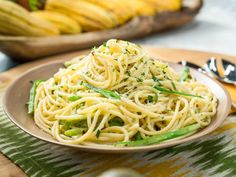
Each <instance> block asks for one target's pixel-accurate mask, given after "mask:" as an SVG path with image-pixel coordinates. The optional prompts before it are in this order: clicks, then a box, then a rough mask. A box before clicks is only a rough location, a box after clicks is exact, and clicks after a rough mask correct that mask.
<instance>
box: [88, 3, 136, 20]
mask: <svg viewBox="0 0 236 177" xmlns="http://www.w3.org/2000/svg"><path fill="white" fill-rule="evenodd" d="M84 1H87V2H90V3H93V4H95V5H97V6H100V7H101V8H104V9H106V10H107V11H110V12H112V13H114V14H115V16H116V19H117V21H118V24H123V23H125V22H126V21H127V20H129V19H130V18H132V13H131V12H130V9H128V8H127V4H126V1H123V2H122V3H120V1H119V0H84ZM123 3H125V4H123Z"/></svg>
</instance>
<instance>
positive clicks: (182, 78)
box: [179, 66, 190, 82]
mask: <svg viewBox="0 0 236 177" xmlns="http://www.w3.org/2000/svg"><path fill="white" fill-rule="evenodd" d="M189 76H190V69H189V67H187V66H185V67H184V69H183V71H182V73H181V76H180V79H179V81H181V82H183V81H186V80H187V79H188V78H189Z"/></svg>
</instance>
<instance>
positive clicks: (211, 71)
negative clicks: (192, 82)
mask: <svg viewBox="0 0 236 177" xmlns="http://www.w3.org/2000/svg"><path fill="white" fill-rule="evenodd" d="M221 61H222V67H223V72H224V75H223V76H221V75H220V73H219V70H218V65H217V60H216V58H210V59H209V60H207V62H206V63H205V64H204V65H203V67H201V66H199V65H196V64H194V63H191V62H188V61H180V62H178V64H181V65H183V66H189V67H191V68H195V69H197V70H198V71H200V72H202V73H205V74H208V75H210V76H211V77H214V78H216V79H218V80H220V81H221V82H224V83H227V84H234V85H236V65H235V64H233V63H231V62H230V61H228V60H225V59H222V60H221Z"/></svg>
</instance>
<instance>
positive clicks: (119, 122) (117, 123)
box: [109, 117, 124, 126]
mask: <svg viewBox="0 0 236 177" xmlns="http://www.w3.org/2000/svg"><path fill="white" fill-rule="evenodd" d="M109 125H110V126H123V125H124V121H123V120H122V119H121V118H119V117H115V118H113V119H111V120H110V121H109Z"/></svg>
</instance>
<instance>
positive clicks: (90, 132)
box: [34, 39, 217, 145]
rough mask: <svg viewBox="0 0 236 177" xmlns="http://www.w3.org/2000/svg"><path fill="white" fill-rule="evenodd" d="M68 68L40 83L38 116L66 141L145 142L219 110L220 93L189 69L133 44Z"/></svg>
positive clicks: (102, 50) (95, 53)
mask: <svg viewBox="0 0 236 177" xmlns="http://www.w3.org/2000/svg"><path fill="white" fill-rule="evenodd" d="M65 66H66V67H65V68H61V69H60V70H59V71H58V72H57V73H56V74H55V75H54V76H53V77H52V78H50V79H48V80H47V81H44V82H40V84H39V86H38V87H37V89H36V94H35V99H34V120H35V123H36V124H37V125H38V126H39V127H40V128H41V129H43V130H44V131H46V132H48V133H49V134H51V135H52V136H53V137H54V138H55V139H57V140H58V141H60V142H63V143H66V144H83V145H94V144H96V145H112V144H114V143H117V142H122V141H123V142H129V141H136V140H145V139H146V138H148V137H152V136H158V135H163V134H165V133H168V132H174V131H176V130H179V129H181V128H184V127H187V126H189V125H193V124H194V125H198V126H199V127H204V126H207V125H208V124H209V123H210V122H211V120H212V118H213V116H214V115H215V114H216V107H217V99H216V97H215V96H214V95H213V93H212V92H211V91H210V90H209V89H208V88H207V87H206V86H204V85H202V84H200V83H198V82H196V81H195V80H194V79H193V78H191V75H190V73H189V70H188V69H187V68H185V70H184V71H183V73H182V74H178V73H176V72H175V71H173V69H172V68H170V67H169V66H168V64H166V63H163V62H161V61H158V60H153V59H151V58H150V57H149V56H148V55H147V54H146V53H145V51H144V50H143V49H142V48H141V47H140V46H138V45H135V44H133V43H130V42H126V41H121V40H115V39H112V40H109V41H108V42H106V43H104V44H103V45H101V46H100V47H98V48H94V49H92V51H91V52H90V53H89V54H88V55H87V56H80V57H77V58H75V59H73V60H72V61H69V62H66V63H65Z"/></svg>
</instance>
